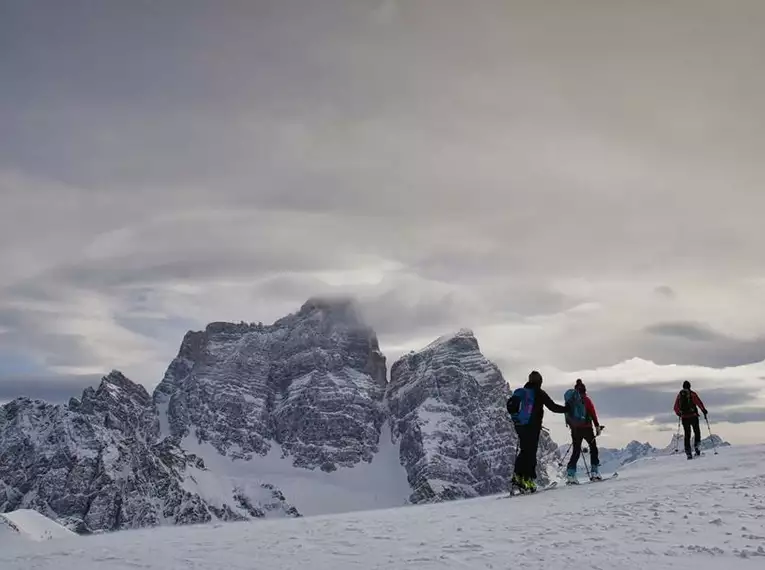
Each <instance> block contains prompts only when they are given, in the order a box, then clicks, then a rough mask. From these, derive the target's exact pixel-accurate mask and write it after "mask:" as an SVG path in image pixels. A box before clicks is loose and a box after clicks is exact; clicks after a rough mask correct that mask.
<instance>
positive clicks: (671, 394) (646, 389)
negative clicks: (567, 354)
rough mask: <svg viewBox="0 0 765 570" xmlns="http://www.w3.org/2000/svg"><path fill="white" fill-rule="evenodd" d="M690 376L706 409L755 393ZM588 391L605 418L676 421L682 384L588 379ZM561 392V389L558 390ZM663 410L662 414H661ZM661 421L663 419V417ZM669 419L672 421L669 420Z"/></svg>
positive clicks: (738, 402) (742, 402) (748, 398)
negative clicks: (720, 385) (676, 402)
mask: <svg viewBox="0 0 765 570" xmlns="http://www.w3.org/2000/svg"><path fill="white" fill-rule="evenodd" d="M690 380H691V384H692V385H693V388H694V389H695V390H697V391H698V393H699V396H700V397H701V399H702V401H703V402H704V405H705V406H706V407H707V409H709V410H715V409H719V408H723V407H725V406H741V405H745V404H747V403H749V402H751V401H752V400H753V399H754V398H756V397H757V394H758V393H759V390H756V389H753V388H749V387H735V385H734V386H729V385H730V384H735V382H734V381H731V382H719V383H718V384H724V385H726V387H724V388H720V387H712V386H710V384H711V383H702V382H700V381H694V380H693V379H690ZM584 382H585V384H586V385H587V392H588V394H589V395H590V397H591V398H592V399H593V402H594V403H595V406H596V409H597V411H598V415H599V416H603V417H604V418H607V417H612V418H643V417H649V416H655V417H657V418H664V417H665V416H666V414H669V415H670V416H671V417H672V418H674V420H672V421H675V422H676V421H677V418H676V416H675V415H674V413H673V411H672V408H673V406H674V405H675V397H676V396H677V393H678V392H679V391H680V388H681V387H682V381H680V382H646V383H645V384H630V385H622V384H609V383H601V382H598V383H595V382H587V380H586V379H584ZM561 392H562V391H561ZM663 414H664V415H663ZM662 423H666V422H664V421H662ZM669 423H671V422H669Z"/></svg>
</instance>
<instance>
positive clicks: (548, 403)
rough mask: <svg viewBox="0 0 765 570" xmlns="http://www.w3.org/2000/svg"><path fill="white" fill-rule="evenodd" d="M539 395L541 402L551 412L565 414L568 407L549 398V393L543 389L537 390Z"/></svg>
mask: <svg viewBox="0 0 765 570" xmlns="http://www.w3.org/2000/svg"><path fill="white" fill-rule="evenodd" d="M539 395H540V396H541V398H542V404H544V406H545V408H547V409H548V410H550V411H551V412H553V413H556V414H565V413H566V412H567V411H568V408H567V407H566V406H560V405H558V404H556V403H555V402H553V401H552V398H550V396H549V394H548V393H547V392H545V391H544V390H540V391H539Z"/></svg>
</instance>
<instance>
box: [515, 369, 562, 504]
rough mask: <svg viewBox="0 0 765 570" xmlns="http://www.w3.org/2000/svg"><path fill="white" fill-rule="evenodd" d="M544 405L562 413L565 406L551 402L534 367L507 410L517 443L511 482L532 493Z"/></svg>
mask: <svg viewBox="0 0 765 570" xmlns="http://www.w3.org/2000/svg"><path fill="white" fill-rule="evenodd" d="M544 408H547V409H548V410H550V411H551V412H554V413H556V414H563V413H565V412H566V411H567V409H568V408H567V407H566V406H560V405H558V404H556V403H555V402H553V400H552V398H550V396H549V395H548V394H547V392H545V391H544V390H542V375H541V374H540V373H539V372H537V371H536V370H533V371H532V372H531V373H530V374H529V381H528V382H526V384H525V385H524V387H523V388H518V389H517V390H515V391H514V392H513V395H512V396H511V397H510V398H509V399H508V400H507V411H508V413H509V414H510V416H511V418H512V420H513V423H514V424H515V431H516V433H517V434H518V444H519V446H520V451H519V452H518V453H517V454H516V457H515V470H514V473H513V479H512V483H513V485H515V486H516V487H518V488H519V489H520V490H521V491H526V492H531V493H533V492H534V491H536V490H537V485H536V483H535V480H536V478H537V448H538V447H539V436H540V434H541V432H542V419H543V418H544Z"/></svg>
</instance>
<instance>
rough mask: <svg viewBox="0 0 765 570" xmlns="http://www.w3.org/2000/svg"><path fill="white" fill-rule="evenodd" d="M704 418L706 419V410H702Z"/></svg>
mask: <svg viewBox="0 0 765 570" xmlns="http://www.w3.org/2000/svg"><path fill="white" fill-rule="evenodd" d="M704 419H707V411H706V410H704Z"/></svg>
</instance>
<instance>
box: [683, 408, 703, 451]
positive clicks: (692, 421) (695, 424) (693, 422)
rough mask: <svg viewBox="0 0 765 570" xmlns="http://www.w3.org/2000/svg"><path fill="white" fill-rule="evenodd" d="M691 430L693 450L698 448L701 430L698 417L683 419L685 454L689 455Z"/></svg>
mask: <svg viewBox="0 0 765 570" xmlns="http://www.w3.org/2000/svg"><path fill="white" fill-rule="evenodd" d="M691 428H693V448H694V449H698V448H699V442H701V428H699V416H693V417H692V418H683V431H684V432H685V454H686V455H691Z"/></svg>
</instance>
